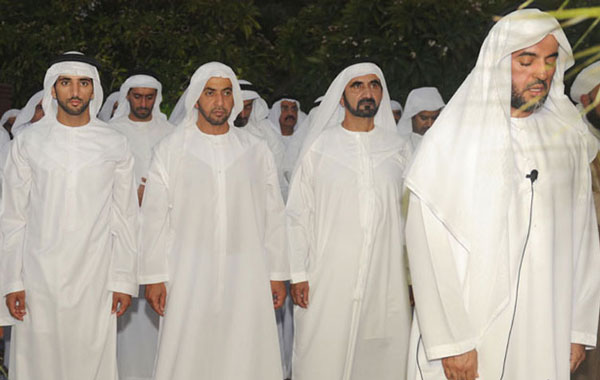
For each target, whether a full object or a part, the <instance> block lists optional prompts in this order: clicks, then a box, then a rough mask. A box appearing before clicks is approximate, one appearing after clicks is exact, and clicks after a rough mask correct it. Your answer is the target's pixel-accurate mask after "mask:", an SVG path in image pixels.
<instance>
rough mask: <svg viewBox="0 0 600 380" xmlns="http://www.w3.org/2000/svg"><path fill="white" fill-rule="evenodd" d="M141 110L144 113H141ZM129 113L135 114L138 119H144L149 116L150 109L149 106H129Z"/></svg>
mask: <svg viewBox="0 0 600 380" xmlns="http://www.w3.org/2000/svg"><path fill="white" fill-rule="evenodd" d="M140 111H143V112H144V113H141V112H140ZM131 113H132V114H134V115H135V117H137V118H138V119H141V120H145V119H147V118H148V117H150V115H151V113H152V110H151V109H149V108H142V107H140V108H131Z"/></svg>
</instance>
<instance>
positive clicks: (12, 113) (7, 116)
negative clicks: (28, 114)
mask: <svg viewBox="0 0 600 380" xmlns="http://www.w3.org/2000/svg"><path fill="white" fill-rule="evenodd" d="M19 112H20V110H19V109H16V108H13V109H10V110H8V111H6V112H4V113H3V114H2V118H1V119H0V126H2V127H4V129H5V130H6V132H7V133H6V134H5V133H3V132H2V135H5V136H9V140H10V136H11V135H10V129H11V128H12V126H13V124H14V123H15V120H16V119H17V116H19ZM4 140H6V138H4Z"/></svg>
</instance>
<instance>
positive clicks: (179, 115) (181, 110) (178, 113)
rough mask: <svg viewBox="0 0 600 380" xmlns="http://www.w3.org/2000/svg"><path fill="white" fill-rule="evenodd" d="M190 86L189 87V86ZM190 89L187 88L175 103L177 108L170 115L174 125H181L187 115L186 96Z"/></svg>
mask: <svg viewBox="0 0 600 380" xmlns="http://www.w3.org/2000/svg"><path fill="white" fill-rule="evenodd" d="M188 88H189V87H188ZM187 93H188V89H187V88H186V89H185V91H184V92H183V94H181V96H180V97H179V99H177V103H175V108H173V111H171V114H170V115H169V123H171V124H173V125H179V123H181V121H182V120H183V118H184V117H185V98H186V96H187Z"/></svg>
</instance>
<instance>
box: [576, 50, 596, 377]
mask: <svg viewBox="0 0 600 380" xmlns="http://www.w3.org/2000/svg"><path fill="white" fill-rule="evenodd" d="M599 88H600V61H597V62H594V63H592V64H591V65H589V66H587V67H586V68H585V69H583V70H581V72H580V73H579V74H578V75H577V77H576V78H575V81H574V82H573V85H572V86H571V99H572V100H573V101H574V102H575V103H577V109H578V110H579V111H580V112H582V113H583V120H584V121H585V122H586V124H587V125H588V128H589V130H590V132H591V133H592V134H593V135H594V136H595V137H596V139H600V105H598V104H600V103H597V102H600V98H597V97H598V94H599V93H600V91H598V89H599ZM594 104H596V105H595V106H594ZM591 170H592V192H593V194H594V205H595V206H596V218H597V219H598V217H599V216H600V156H598V155H597V156H596V158H595V159H594V161H592V164H591ZM598 228H599V229H600V219H598ZM599 373H600V352H599V351H598V350H593V351H591V352H590V354H588V355H587V359H586V360H585V362H584V363H583V364H582V365H581V367H580V368H579V370H578V371H577V372H576V373H575V374H574V375H573V376H572V377H571V378H572V379H573V380H596V379H597V377H598V374H599Z"/></svg>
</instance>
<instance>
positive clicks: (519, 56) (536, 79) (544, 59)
mask: <svg viewBox="0 0 600 380" xmlns="http://www.w3.org/2000/svg"><path fill="white" fill-rule="evenodd" d="M557 59H558V42H556V38H554V36H552V35H547V36H546V37H545V38H544V39H543V40H541V41H540V42H538V43H537V44H535V45H533V46H530V47H527V48H525V49H521V50H517V51H515V52H514V53H512V54H511V67H512V69H511V75H512V90H511V102H510V106H511V114H515V112H517V113H518V112H519V111H518V110H520V112H521V115H523V116H528V115H529V114H531V113H532V112H534V111H535V110H537V109H539V108H541V107H542V106H543V104H544V102H545V101H546V98H547V97H548V92H549V91H550V85H551V83H552V77H553V76H554V72H555V71H556V60H557ZM513 116H514V115H513Z"/></svg>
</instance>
